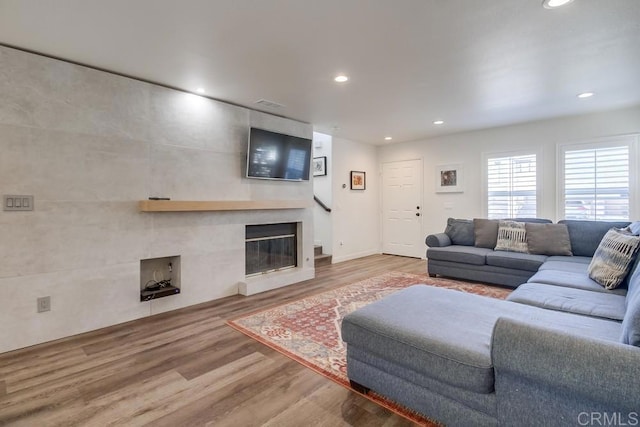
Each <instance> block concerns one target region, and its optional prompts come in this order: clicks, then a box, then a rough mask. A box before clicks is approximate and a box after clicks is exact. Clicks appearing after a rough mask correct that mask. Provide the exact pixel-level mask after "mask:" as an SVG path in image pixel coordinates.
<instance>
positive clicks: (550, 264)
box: [539, 257, 591, 276]
mask: <svg viewBox="0 0 640 427" xmlns="http://www.w3.org/2000/svg"><path fill="white" fill-rule="evenodd" d="M551 258H553V259H551ZM576 258H577V257H576ZM580 258H583V259H584V258H586V259H588V260H589V262H586V263H583V262H572V261H568V260H558V259H557V258H555V257H549V258H547V261H546V262H545V263H544V264H542V265H541V266H540V269H539V271H544V270H557V271H567V272H571V273H581V274H584V275H587V276H588V273H587V269H588V268H589V263H590V262H591V258H589V257H580Z"/></svg>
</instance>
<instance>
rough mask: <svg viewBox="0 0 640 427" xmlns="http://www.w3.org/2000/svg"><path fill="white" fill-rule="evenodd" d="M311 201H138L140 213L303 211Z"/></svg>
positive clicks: (309, 205) (310, 204)
mask: <svg viewBox="0 0 640 427" xmlns="http://www.w3.org/2000/svg"><path fill="white" fill-rule="evenodd" d="M312 202H313V201H312V200H220V201H181V200H140V201H139V202H138V209H139V210H140V212H197V211H247V210H261V209H304V208H309V207H311V206H312Z"/></svg>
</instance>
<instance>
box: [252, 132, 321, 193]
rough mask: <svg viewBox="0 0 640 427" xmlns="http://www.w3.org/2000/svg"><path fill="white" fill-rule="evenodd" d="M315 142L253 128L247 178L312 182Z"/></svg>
mask: <svg viewBox="0 0 640 427" xmlns="http://www.w3.org/2000/svg"><path fill="white" fill-rule="evenodd" d="M310 168H311V140H310V139H306V138H299V137H297V136H290V135H284V134H281V133H276V132H270V131H268V130H263V129H257V128H251V131H250V133H249V152H248V155H247V177H248V178H261V179H284V180H288V181H308V180H309V169H310Z"/></svg>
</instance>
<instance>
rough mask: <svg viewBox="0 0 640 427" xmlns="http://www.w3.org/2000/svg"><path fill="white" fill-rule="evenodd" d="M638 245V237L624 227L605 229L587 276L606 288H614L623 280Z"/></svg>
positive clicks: (639, 239) (639, 240) (639, 243)
mask: <svg viewBox="0 0 640 427" xmlns="http://www.w3.org/2000/svg"><path fill="white" fill-rule="evenodd" d="M639 245H640V237H638V236H634V235H632V234H631V233H629V232H628V231H625V230H624V229H622V230H621V229H617V228H612V229H610V230H609V231H607V234H605V235H604V237H603V238H602V240H601V241H600V245H599V246H598V249H596V252H595V253H594V254H593V258H592V259H591V263H590V264H589V269H588V272H589V277H590V278H592V279H593V280H595V281H596V282H598V283H600V284H601V285H602V286H604V287H605V288H607V289H615V288H617V287H618V286H619V285H620V283H622V281H623V280H624V278H625V276H626V275H627V273H628V272H629V267H630V266H631V265H632V263H633V260H634V258H635V256H636V253H637V251H638V246H639Z"/></svg>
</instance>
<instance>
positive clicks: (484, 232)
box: [473, 218, 499, 249]
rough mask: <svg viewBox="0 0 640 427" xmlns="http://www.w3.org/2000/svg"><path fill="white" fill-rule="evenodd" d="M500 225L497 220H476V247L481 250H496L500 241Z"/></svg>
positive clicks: (474, 221) (474, 228) (474, 225)
mask: <svg viewBox="0 0 640 427" xmlns="http://www.w3.org/2000/svg"><path fill="white" fill-rule="evenodd" d="M498 225H499V221H498V220H497V219H483V218H474V219H473V233H474V237H475V245H476V246H477V247H479V248H489V249H493V248H495V247H496V243H497V241H498Z"/></svg>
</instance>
